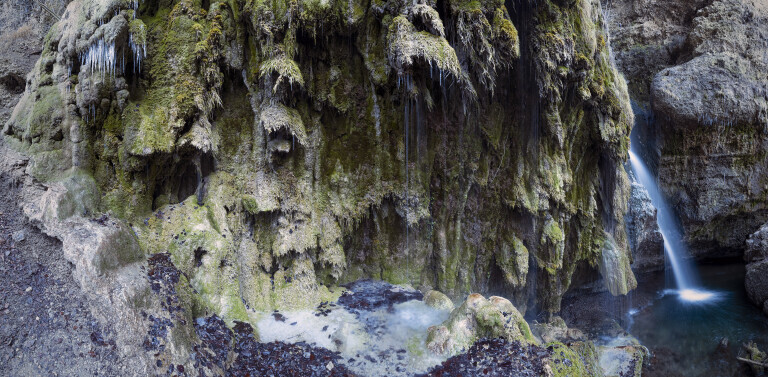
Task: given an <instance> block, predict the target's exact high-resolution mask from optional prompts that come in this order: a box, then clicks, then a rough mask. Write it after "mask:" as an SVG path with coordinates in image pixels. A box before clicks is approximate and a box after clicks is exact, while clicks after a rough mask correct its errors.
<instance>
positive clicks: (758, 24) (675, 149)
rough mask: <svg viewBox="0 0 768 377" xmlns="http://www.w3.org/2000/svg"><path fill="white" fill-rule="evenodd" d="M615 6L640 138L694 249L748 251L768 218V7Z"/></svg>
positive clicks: (727, 1)
mask: <svg viewBox="0 0 768 377" xmlns="http://www.w3.org/2000/svg"><path fill="white" fill-rule="evenodd" d="M612 7H613V9H612V16H611V20H612V22H611V25H612V26H613V28H614V30H616V31H615V32H614V33H613V35H614V37H615V38H614V41H615V42H614V44H613V46H614V48H615V49H616V51H617V60H618V64H619V66H620V67H621V68H622V70H623V71H624V72H626V73H627V75H628V76H629V77H630V78H632V79H631V81H632V82H633V83H634V84H633V86H631V87H630V92H631V95H632V97H633V100H634V101H635V106H634V107H635V111H636V113H637V114H640V115H642V116H640V117H637V119H638V120H639V122H638V123H637V125H636V128H637V130H636V133H637V136H638V137H637V142H639V143H640V144H641V145H642V148H644V149H645V150H646V151H647V153H648V155H649V156H651V161H649V163H650V165H651V166H652V167H653V168H654V170H656V173H657V175H658V176H659V184H660V187H661V189H662V191H663V193H664V194H665V195H666V196H667V197H668V199H669V200H670V204H671V205H672V206H673V208H674V209H675V211H676V212H677V213H678V215H679V217H680V220H681V222H682V225H683V228H684V230H685V236H686V239H687V241H688V243H689V244H690V250H691V252H692V253H693V254H695V255H697V256H702V257H706V256H710V257H722V256H735V255H738V254H739V253H740V249H741V247H742V245H743V243H744V241H745V240H746V238H747V236H748V235H749V234H750V233H752V232H754V231H755V230H757V228H758V227H759V226H760V225H761V224H763V223H764V222H765V220H766V219H767V218H768V207H767V206H766V203H768V201H766V187H768V185H766V182H768V176H766V174H765V172H766V169H765V168H766V164H768V159H766V154H765V150H766V148H767V147H768V144H767V143H768V138H767V137H766V135H765V129H766V126H768V80H766V73H767V72H768V54H766V51H768V42H767V39H766V37H767V33H768V31H766V28H765V26H764V25H765V24H766V20H768V7H766V5H765V3H764V2H761V1H732V0H718V1H714V2H711V3H705V2H696V1H693V2H682V3H681V2H674V4H671V3H669V4H668V3H665V2H647V3H644V2H633V4H629V3H625V2H618V3H615V4H614V5H613V6H612ZM662 9H663V11H662Z"/></svg>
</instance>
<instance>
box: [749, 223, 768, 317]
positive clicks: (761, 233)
mask: <svg viewBox="0 0 768 377" xmlns="http://www.w3.org/2000/svg"><path fill="white" fill-rule="evenodd" d="M766 257H768V224H765V225H763V226H762V227H760V229H759V230H758V231H757V232H755V233H753V234H752V235H750V236H749V239H747V242H746V249H745V250H744V261H745V262H747V267H746V268H747V274H746V276H745V277H744V288H746V290H747V295H748V296H749V299H750V300H751V301H752V302H753V303H755V305H757V306H759V307H761V308H763V311H764V312H765V313H766V314H768V310H767V309H768V259H767V258H766Z"/></svg>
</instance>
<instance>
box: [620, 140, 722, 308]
mask: <svg viewBox="0 0 768 377" xmlns="http://www.w3.org/2000/svg"><path fill="white" fill-rule="evenodd" d="M629 162H630V165H631V167H632V172H633V173H634V177H635V178H636V179H637V180H638V181H639V182H640V184H642V186H643V188H644V189H645V190H646V191H647V192H648V195H649V196H650V199H651V202H652V203H653V205H654V206H655V207H656V210H657V211H658V212H657V222H658V226H659V232H660V233H661V237H662V239H663V246H664V255H665V256H666V260H667V261H668V262H669V263H668V264H669V266H670V268H671V270H672V273H673V275H674V283H675V286H676V288H677V290H675V291H672V290H668V291H669V292H670V293H675V294H677V296H678V297H679V299H680V300H681V301H686V302H706V301H709V300H713V299H716V298H717V297H718V294H717V293H715V292H708V291H706V290H703V289H701V288H700V287H699V284H700V283H699V279H698V276H697V275H698V274H697V272H696V270H695V267H694V266H693V264H692V263H691V261H690V260H689V258H688V255H687V251H686V249H687V248H686V247H685V241H684V239H683V232H682V231H681V229H680V227H679V225H678V224H677V220H676V218H675V215H674V212H673V211H672V209H671V208H670V207H669V205H668V204H667V201H666V199H665V198H664V197H663V195H662V194H661V191H660V190H659V187H658V185H657V184H656V181H655V179H654V178H653V176H652V175H651V172H650V170H649V169H648V167H647V166H646V165H645V164H644V163H643V161H642V160H641V159H640V157H638V155H637V154H636V153H635V152H634V151H633V150H630V151H629Z"/></svg>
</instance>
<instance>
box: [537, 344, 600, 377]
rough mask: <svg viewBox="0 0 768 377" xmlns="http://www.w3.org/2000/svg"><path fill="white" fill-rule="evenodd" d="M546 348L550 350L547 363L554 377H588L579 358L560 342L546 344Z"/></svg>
mask: <svg viewBox="0 0 768 377" xmlns="http://www.w3.org/2000/svg"><path fill="white" fill-rule="evenodd" d="M545 346H546V347H547V348H549V349H551V350H552V356H551V357H550V361H549V362H548V363H547V365H549V367H550V368H551V370H552V373H553V376H555V377H566V376H567V377H588V376H592V375H590V374H588V370H587V368H586V367H585V366H584V363H583V362H582V361H581V357H579V355H578V354H577V353H576V352H574V351H573V350H572V349H570V348H568V347H567V346H566V345H564V344H562V343H560V342H554V343H547V344H546V345H545Z"/></svg>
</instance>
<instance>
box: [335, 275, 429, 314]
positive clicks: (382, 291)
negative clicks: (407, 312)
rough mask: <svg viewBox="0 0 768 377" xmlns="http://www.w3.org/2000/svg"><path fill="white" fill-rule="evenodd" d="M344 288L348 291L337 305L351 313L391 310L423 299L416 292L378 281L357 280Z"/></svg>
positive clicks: (420, 294)
mask: <svg viewBox="0 0 768 377" xmlns="http://www.w3.org/2000/svg"><path fill="white" fill-rule="evenodd" d="M345 287H346V288H348V289H349V290H348V291H345V292H344V293H343V294H342V295H341V297H339V300H338V303H339V305H341V306H343V307H345V308H346V309H347V310H349V311H350V312H352V313H360V312H361V311H374V310H377V309H380V308H382V307H387V308H391V307H392V306H393V305H395V304H399V303H402V302H406V301H410V300H421V299H422V298H423V295H422V293H421V292H419V291H417V290H408V289H405V288H402V287H398V286H395V285H392V284H389V283H387V282H385V281H380V280H359V281H356V282H353V283H350V284H347V285H345Z"/></svg>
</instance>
